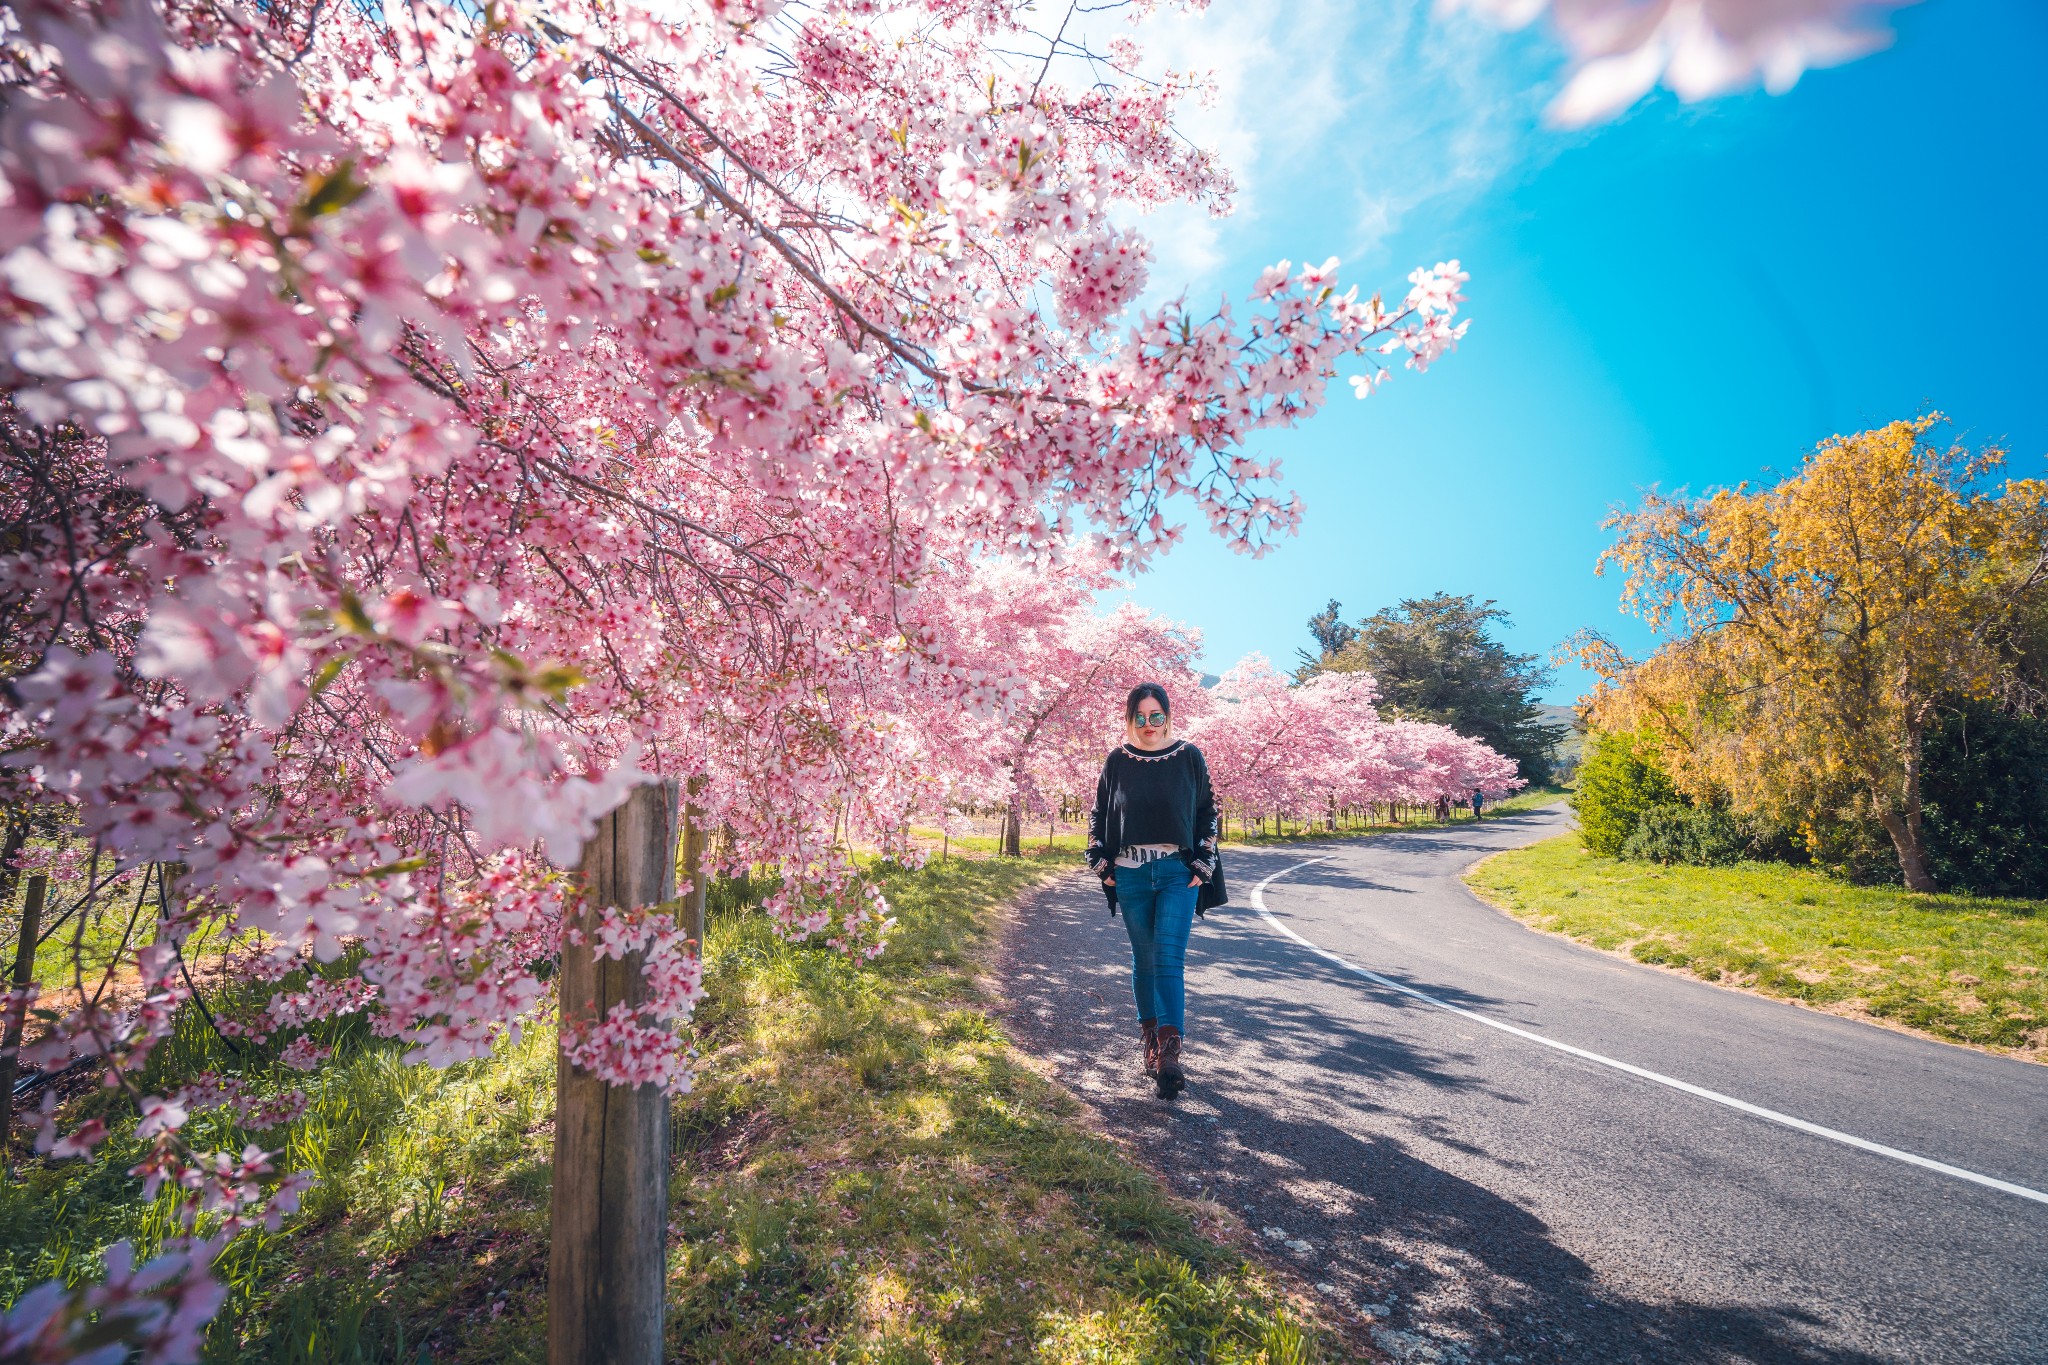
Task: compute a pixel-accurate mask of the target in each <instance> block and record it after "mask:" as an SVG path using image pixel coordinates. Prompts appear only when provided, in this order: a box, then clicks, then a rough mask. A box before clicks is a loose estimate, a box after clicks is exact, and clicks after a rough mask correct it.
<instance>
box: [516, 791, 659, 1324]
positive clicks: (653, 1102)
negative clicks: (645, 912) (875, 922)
mask: <svg viewBox="0 0 2048 1365" xmlns="http://www.w3.org/2000/svg"><path fill="white" fill-rule="evenodd" d="M677 798H678V792H677V790H676V784H675V783H673V782H662V783H656V784H653V785H650V786H645V787H641V788H639V789H638V790H637V791H635V792H634V793H633V794H632V795H631V796H630V797H628V798H627V799H626V804H625V805H623V806H621V807H619V808H618V809H617V810H615V811H613V812H612V813H611V814H610V815H607V816H605V817H604V819H603V820H601V821H599V822H598V827H597V834H596V836H595V837H594V838H592V839H591V841H590V843H589V844H588V845H586V846H585V847H584V850H583V865H582V869H581V876H582V881H583V885H584V888H585V890H586V891H587V893H588V894H587V895H586V896H585V897H584V898H583V903H582V905H581V906H580V907H579V909H578V911H577V923H578V927H579V928H582V929H583V930H584V931H585V935H586V937H585V941H584V942H583V943H580V944H565V945H564V946H563V948H562V970H561V975H560V978H559V981H560V1000H561V1004H560V1009H561V1014H562V1017H563V1019H564V1020H576V1021H579V1022H580V1021H588V1020H593V1019H602V1018H603V1017H604V1016H605V1014H606V1013H607V1012H608V1011H609V1010H610V1009H611V1007H612V1006H613V1005H617V1004H625V1005H629V1006H637V1005H640V1004H643V1003H644V1002H645V1001H646V999H647V979H646V977H645V975H644V974H643V972H642V970H641V967H642V964H641V955H640V954H639V953H632V954H629V955H628V956H627V957H626V958H625V959H624V960H623V961H622V960H619V959H616V958H599V957H598V956H596V954H595V953H593V952H592V951H591V945H590V942H589V940H588V933H589V931H591V930H593V929H594V928H595V927H596V923H597V914H596V909H597V907H599V906H606V905H611V906H618V907H621V908H626V907H634V906H641V905H653V904H657V903H659V902H661V901H666V900H668V899H670V898H671V897H672V896H673V895H674V894H675V852H676V813H677V812H676V804H677ZM668 1105H669V1100H668V1095H667V1094H666V1093H665V1092H663V1091H662V1090H661V1089H659V1088H658V1087H655V1086H651V1085H640V1086H630V1087H628V1086H620V1085H607V1084H606V1083H605V1082H603V1081H601V1080H599V1079H597V1078H596V1077H595V1076H592V1075H590V1074H589V1073H588V1072H586V1071H584V1070H582V1069H581V1068H580V1067H576V1066H573V1065H571V1064H570V1062H569V1061H568V1059H567V1058H565V1057H563V1056H561V1055H560V1054H559V1053H558V1054H557V1056H556V1061H555V1174H554V1195H553V1199H552V1207H551V1209H550V1213H549V1224H550V1232H551V1237H552V1241H551V1244H550V1246H549V1249H548V1362H549V1365H661V1361H662V1355H663V1351H662V1299H663V1289H664V1285H665V1281H666V1279H667V1273H666V1272H667V1262H668V1247H667V1232H668Z"/></svg>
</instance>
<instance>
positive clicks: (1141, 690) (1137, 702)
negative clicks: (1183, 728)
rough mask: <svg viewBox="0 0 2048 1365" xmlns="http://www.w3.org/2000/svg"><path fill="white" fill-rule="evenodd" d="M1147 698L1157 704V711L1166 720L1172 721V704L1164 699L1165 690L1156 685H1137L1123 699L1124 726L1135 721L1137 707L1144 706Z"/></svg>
mask: <svg viewBox="0 0 2048 1365" xmlns="http://www.w3.org/2000/svg"><path fill="white" fill-rule="evenodd" d="M1147 698H1150V699H1151V700H1153V701H1156V702H1158V703H1159V709H1160V710H1162V711H1164V712H1165V713H1166V718H1167V719H1168V720H1172V719H1173V703H1172V702H1170V701H1168V700H1167V699H1166V689H1165V688H1163V687H1161V686H1160V685H1159V684H1158V683H1139V684H1138V685H1137V686H1136V687H1134V688H1132V689H1131V695H1129V696H1128V697H1125V698H1124V724H1126V725H1130V724H1133V723H1135V722H1136V721H1137V719H1138V707H1139V706H1141V705H1142V704H1144V702H1145V701H1146V699H1147Z"/></svg>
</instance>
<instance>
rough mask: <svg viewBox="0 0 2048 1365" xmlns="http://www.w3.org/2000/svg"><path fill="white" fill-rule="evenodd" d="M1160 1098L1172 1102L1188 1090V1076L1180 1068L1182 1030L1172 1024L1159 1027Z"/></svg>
mask: <svg viewBox="0 0 2048 1365" xmlns="http://www.w3.org/2000/svg"><path fill="white" fill-rule="evenodd" d="M1158 1080H1159V1098H1160V1099H1162V1100H1170V1099H1172V1098H1173V1097H1174V1096H1175V1095H1178V1094H1179V1093H1180V1092H1181V1091H1183V1090H1185V1089H1186V1088H1187V1084H1188V1074H1187V1072H1185V1071H1183V1070H1181V1066H1180V1030H1179V1029H1177V1028H1175V1027H1174V1026H1173V1025H1171V1024H1161V1025H1160V1026H1159V1076H1158Z"/></svg>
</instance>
